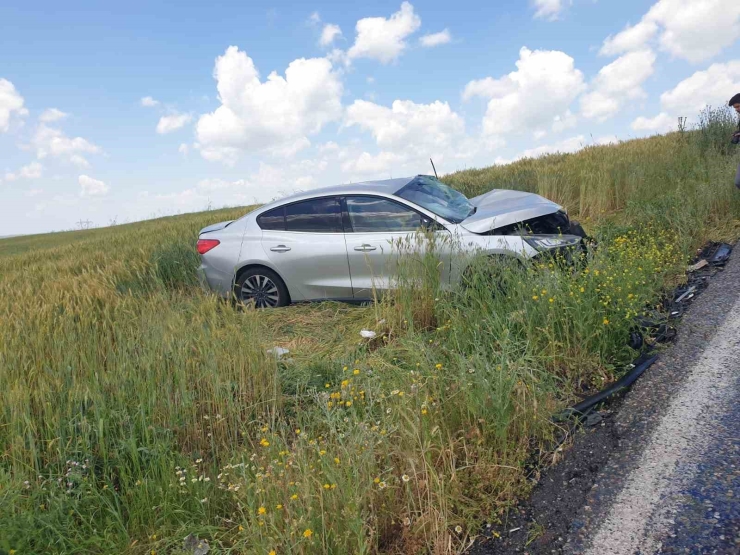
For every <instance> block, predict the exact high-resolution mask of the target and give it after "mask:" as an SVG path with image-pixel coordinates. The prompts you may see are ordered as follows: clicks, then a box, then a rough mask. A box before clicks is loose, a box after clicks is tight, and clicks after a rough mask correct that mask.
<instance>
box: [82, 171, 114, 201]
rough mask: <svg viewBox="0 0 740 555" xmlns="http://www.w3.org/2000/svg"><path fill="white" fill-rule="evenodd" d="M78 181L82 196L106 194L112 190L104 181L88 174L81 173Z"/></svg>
mask: <svg viewBox="0 0 740 555" xmlns="http://www.w3.org/2000/svg"><path fill="white" fill-rule="evenodd" d="M77 181H78V183H79V184H80V187H81V190H80V196H82V197H89V196H98V195H104V194H106V193H107V192H108V191H109V190H110V187H108V185H107V184H106V183H104V182H103V181H100V180H99V179H93V178H92V177H89V176H87V175H81V176H80V177H79V178H78V179H77Z"/></svg>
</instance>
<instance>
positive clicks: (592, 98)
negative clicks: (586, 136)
mask: <svg viewBox="0 0 740 555" xmlns="http://www.w3.org/2000/svg"><path fill="white" fill-rule="evenodd" d="M654 63H655V54H654V53H653V52H652V50H640V51H636V52H630V53H628V54H625V55H624V56H621V57H619V58H617V59H616V60H614V61H613V62H612V63H610V64H608V65H606V66H604V67H602V68H601V70H600V71H599V73H598V75H597V76H596V77H595V78H594V80H593V82H592V83H591V86H590V92H588V93H586V94H585V95H583V96H582V97H581V112H582V113H583V115H584V116H585V117H586V118H589V119H595V120H597V121H604V120H606V119H608V118H610V117H612V116H614V115H615V114H616V113H617V112H619V110H620V109H621V108H622V106H623V105H624V104H625V103H626V102H627V101H628V100H635V99H638V98H644V97H645V96H646V94H645V91H644V90H643V89H642V84H643V83H644V82H645V80H646V79H647V78H648V77H650V76H651V75H652V74H653V71H654V68H653V64H654Z"/></svg>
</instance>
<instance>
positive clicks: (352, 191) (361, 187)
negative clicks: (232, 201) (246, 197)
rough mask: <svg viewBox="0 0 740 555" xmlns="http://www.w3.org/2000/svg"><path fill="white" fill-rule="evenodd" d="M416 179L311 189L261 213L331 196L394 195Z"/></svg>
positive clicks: (408, 178)
mask: <svg viewBox="0 0 740 555" xmlns="http://www.w3.org/2000/svg"><path fill="white" fill-rule="evenodd" d="M416 177H417V176H412V177H397V178H395V179H382V180H375V181H361V182H359V183H348V184H346V185H332V186H331V187H320V188H318V189H310V190H308V191H302V192H300V193H294V194H292V195H288V196H286V197H282V198H280V199H276V200H274V201H272V202H270V203H269V204H265V205H263V206H260V207H259V211H260V212H263V211H265V210H269V209H270V208H273V207H275V206H281V205H283V204H285V203H288V202H295V201H299V200H304V199H310V198H314V197H324V196H331V195H366V194H373V193H374V194H385V195H392V194H394V193H396V192H397V191H399V190H400V189H401V188H402V187H403V186H404V185H406V184H407V183H409V182H410V181H412V180H413V179H415V178H416Z"/></svg>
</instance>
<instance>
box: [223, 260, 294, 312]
mask: <svg viewBox="0 0 740 555" xmlns="http://www.w3.org/2000/svg"><path fill="white" fill-rule="evenodd" d="M234 294H235V295H236V299H237V300H238V301H239V302H240V303H243V304H254V307H255V308H278V307H281V306H286V305H288V304H290V296H289V295H288V288H287V287H285V283H283V280H282V279H280V276H279V275H277V274H276V273H275V272H273V271H272V270H270V269H268V268H262V267H259V268H250V269H249V270H247V271H246V272H244V273H243V274H242V275H240V276H239V278H238V279H237V280H236V284H235V285H234Z"/></svg>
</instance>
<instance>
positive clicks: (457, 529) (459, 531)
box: [455, 524, 462, 534]
mask: <svg viewBox="0 0 740 555" xmlns="http://www.w3.org/2000/svg"><path fill="white" fill-rule="evenodd" d="M455 532H457V533H458V534H462V526H460V525H459V524H458V525H457V526H455Z"/></svg>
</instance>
